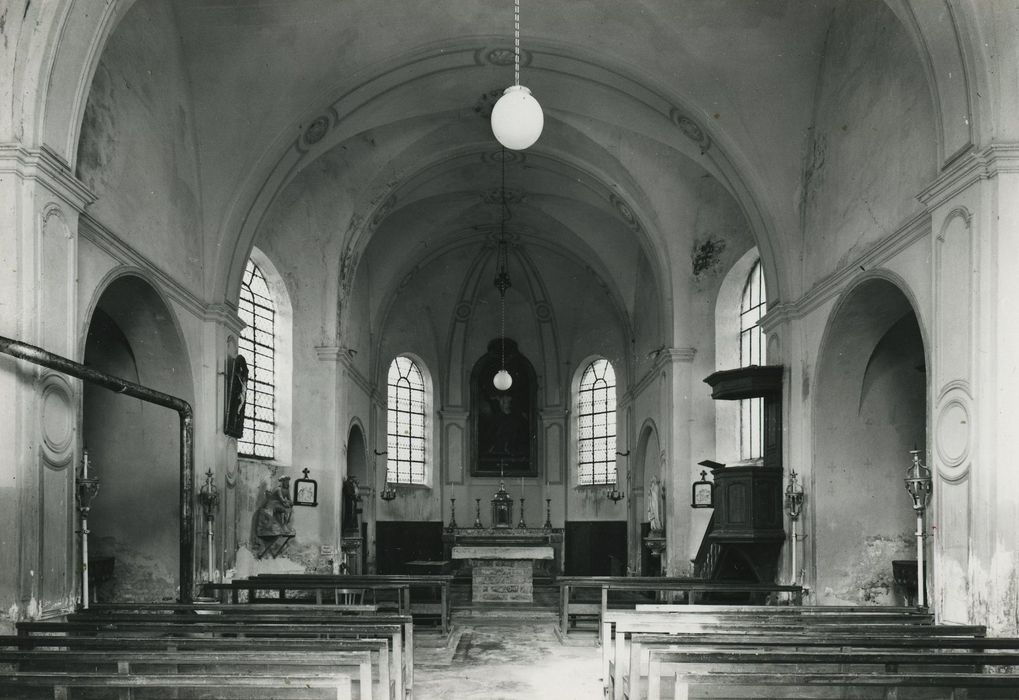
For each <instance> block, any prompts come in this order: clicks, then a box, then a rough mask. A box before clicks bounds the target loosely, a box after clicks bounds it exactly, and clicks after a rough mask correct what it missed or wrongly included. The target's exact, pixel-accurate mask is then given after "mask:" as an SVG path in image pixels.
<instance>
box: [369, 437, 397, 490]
mask: <svg viewBox="0 0 1019 700" xmlns="http://www.w3.org/2000/svg"><path fill="white" fill-rule="evenodd" d="M372 452H374V453H375V456H376V457H381V456H382V455H384V454H387V452H386V451H385V450H383V451H382V452H379V451H378V450H374V449H373V450H372ZM375 483H378V482H375ZM379 498H381V499H382V500H383V501H385V502H386V503H389V502H390V501H392V500H393V499H395V498H396V489H395V488H393V487H392V486H390V485H389V467H386V486H385V488H383V489H382V490H381V491H379Z"/></svg>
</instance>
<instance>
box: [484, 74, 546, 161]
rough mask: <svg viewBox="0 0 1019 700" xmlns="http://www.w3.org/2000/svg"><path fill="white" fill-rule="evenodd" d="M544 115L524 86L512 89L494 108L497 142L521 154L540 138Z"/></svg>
mask: <svg viewBox="0 0 1019 700" xmlns="http://www.w3.org/2000/svg"><path fill="white" fill-rule="evenodd" d="M543 126H545V115H544V114H542V113H541V105H540V104H538V101H537V100H536V99H534V98H533V97H531V91H530V90H528V89H527V88H525V87H524V86H523V85H510V86H509V87H508V88H506V89H505V90H504V91H503V93H502V97H500V98H499V101H498V102H496V103H495V107H493V108H492V133H493V134H495V140H496V141H498V142H499V143H501V144H502V145H503V146H505V147H506V148H508V149H510V150H511V151H522V150H523V149H525V148H527V147H528V146H530V145H532V144H533V143H534V142H535V141H537V140H538V137H539V136H541V129H542V127H543Z"/></svg>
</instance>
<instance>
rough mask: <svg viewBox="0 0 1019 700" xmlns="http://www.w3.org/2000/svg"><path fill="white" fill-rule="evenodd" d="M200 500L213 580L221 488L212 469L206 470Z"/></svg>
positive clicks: (199, 495) (210, 575)
mask: <svg viewBox="0 0 1019 700" xmlns="http://www.w3.org/2000/svg"><path fill="white" fill-rule="evenodd" d="M198 501H199V502H200V503H201V504H202V513H203V514H204V515H205V537H206V540H207V541H208V547H209V561H208V566H209V580H210V581H212V572H213V571H214V570H215V565H214V555H213V551H214V550H213V540H214V537H213V531H212V521H213V520H215V519H216V509H217V508H218V507H219V489H217V488H216V484H215V483H214V482H213V480H212V470H211V469H210V470H209V471H207V472H205V483H204V484H202V488H201V489H200V490H199V491H198Z"/></svg>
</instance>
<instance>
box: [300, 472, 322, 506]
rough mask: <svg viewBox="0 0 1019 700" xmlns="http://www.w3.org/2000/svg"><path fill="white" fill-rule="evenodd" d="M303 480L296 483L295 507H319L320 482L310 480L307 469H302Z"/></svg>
mask: <svg viewBox="0 0 1019 700" xmlns="http://www.w3.org/2000/svg"><path fill="white" fill-rule="evenodd" d="M301 471H302V473H303V474H304V478H303V479H297V480H295V481H294V505H295V506H317V505H318V482H317V481H315V480H314V479H309V478H308V471H309V470H307V469H302V470H301Z"/></svg>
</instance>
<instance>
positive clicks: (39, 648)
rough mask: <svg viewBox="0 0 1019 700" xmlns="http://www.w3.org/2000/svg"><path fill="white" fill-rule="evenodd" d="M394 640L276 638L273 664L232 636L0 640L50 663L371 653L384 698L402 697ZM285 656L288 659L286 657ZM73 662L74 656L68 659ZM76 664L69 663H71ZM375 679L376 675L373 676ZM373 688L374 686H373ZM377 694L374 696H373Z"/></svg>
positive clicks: (5, 652)
mask: <svg viewBox="0 0 1019 700" xmlns="http://www.w3.org/2000/svg"><path fill="white" fill-rule="evenodd" d="M389 648H390V640H389V639H388V638H386V639H379V638H368V637H360V638H356V639H314V640H312V639H285V638H277V639H273V656H272V659H271V660H267V659H265V658H264V648H263V647H261V646H259V647H253V646H252V641H251V640H249V639H238V638H231V637H179V638H173V637H156V636H147V637H138V636H131V637H111V636H107V635H103V636H94V635H88V636H73V635H72V636H67V635H39V636H32V637H18V636H14V635H2V636H0V658H5V659H11V660H17V659H18V657H16V656H13V657H12V656H10V655H11V654H42V656H37V657H33V658H36V659H42V660H45V659H46V656H45V655H46V654H48V653H54V654H57V655H60V656H62V657H63V655H65V654H68V653H72V654H73V653H96V652H97V653H99V654H100V655H102V657H103V658H105V659H107V660H108V661H109V662H111V663H112V662H116V663H118V664H119V662H120V661H122V660H124V659H125V657H126V658H127V659H128V660H129V659H130V657H131V655H135V654H145V653H155V654H157V655H158V656H159V657H160V658H162V657H164V656H166V657H167V658H169V655H173V654H176V653H179V652H184V653H192V654H195V653H198V654H201V655H202V658H211V656H210V655H212V656H215V655H219V654H223V653H231V652H232V653H237V654H243V655H244V656H245V657H248V658H251V659H261V663H263V664H266V663H276V659H277V658H288V657H291V656H298V657H306V658H312V657H313V656H315V655H320V654H342V655H355V656H354V657H353V658H360V657H362V656H363V655H368V659H369V660H370V662H371V663H372V668H370V669H369V672H370V673H371V672H372V671H373V669H374V671H375V672H377V678H378V688H379V690H380V693H379V694H378V696H379V697H383V698H397V697H398V696H397V690H396V686H397V684H396V681H395V679H394V676H393V669H392V668H391V662H390V656H391V655H390V652H389ZM281 655H282V656H281ZM65 658H70V657H65ZM70 663H71V662H70V661H69V662H68V664H70ZM358 674H359V675H358V678H359V687H361V686H364V684H365V677H364V669H363V668H362V667H361V666H360V664H359V666H358ZM371 677H375V673H372V676H370V678H371ZM368 687H370V685H369V686H368ZM374 696H375V693H373V697H374Z"/></svg>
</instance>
